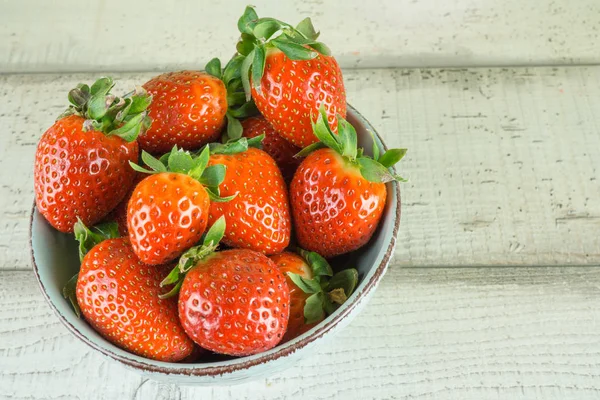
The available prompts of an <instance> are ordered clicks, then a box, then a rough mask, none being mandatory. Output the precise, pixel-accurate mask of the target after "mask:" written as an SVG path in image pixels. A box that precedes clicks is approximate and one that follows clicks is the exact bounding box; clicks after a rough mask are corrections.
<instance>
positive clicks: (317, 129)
mask: <svg viewBox="0 0 600 400" xmlns="http://www.w3.org/2000/svg"><path fill="white" fill-rule="evenodd" d="M313 132H314V134H315V136H316V137H317V139H319V140H320V141H321V142H323V144H325V146H327V147H329V148H330V149H333V150H335V151H336V152H338V153H340V154H341V153H342V149H341V146H340V143H339V139H338V137H337V135H336V134H335V133H333V131H332V130H331V128H330V127H329V124H328V123H327V114H326V112H325V107H324V106H321V107H320V108H319V116H318V117H317V121H316V122H315V123H313Z"/></svg>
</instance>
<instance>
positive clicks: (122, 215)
mask: <svg viewBox="0 0 600 400" xmlns="http://www.w3.org/2000/svg"><path fill="white" fill-rule="evenodd" d="M135 173H136V175H135V178H133V184H132V185H131V188H130V189H129V191H128V192H127V194H126V195H125V197H124V198H123V200H121V202H120V203H119V204H117V206H116V207H115V208H114V209H113V210H112V211H111V212H110V213H109V214H108V215H107V216H106V218H104V220H105V221H114V222H116V223H117V225H118V226H119V234H120V235H121V236H129V230H128V229H127V204H128V203H129V199H131V195H132V194H133V191H134V190H135V187H136V186H137V184H138V183H140V182H141V181H142V180H144V179H145V178H146V177H147V176H148V175H146V174H142V173H140V172H137V171H136V172H135Z"/></svg>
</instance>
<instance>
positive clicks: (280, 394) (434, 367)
mask: <svg viewBox="0 0 600 400" xmlns="http://www.w3.org/2000/svg"><path fill="white" fill-rule="evenodd" d="M599 287H600V269H598V268H594V267H585V268H584V267H580V268H559V267H556V268H451V269H437V268H420V269H413V268H400V267H399V266H398V265H397V264H395V265H393V266H392V267H391V268H390V270H389V272H388V274H387V275H386V276H385V278H384V279H383V281H382V283H381V285H380V287H379V288H378V290H377V292H376V293H375V296H374V298H373V299H372V301H371V303H370V304H369V305H368V306H367V307H366V308H365V310H364V311H363V313H362V314H361V315H359V316H358V317H357V318H356V319H355V320H354V321H353V322H352V323H351V324H350V325H349V326H348V327H347V328H346V329H344V330H343V331H341V332H340V333H339V334H338V335H337V336H336V337H335V339H334V340H332V341H330V342H329V343H328V344H326V345H325V347H321V348H320V349H319V351H318V352H317V353H316V354H314V355H313V356H311V357H308V358H306V359H304V360H302V361H301V362H300V363H298V364H297V365H296V366H294V367H292V368H291V369H289V370H287V371H285V372H282V373H280V374H276V375H273V376H272V377H270V378H268V379H262V380H258V381H255V382H252V383H248V384H243V385H240V386H231V387H212V388H194V387H185V386H181V387H177V386H173V385H165V384H160V383H156V382H154V381H146V380H144V379H142V378H141V377H139V376H138V375H137V374H136V373H134V372H130V371H128V370H125V369H123V368H122V367H120V366H119V365H116V364H113V363H112V362H110V361H108V360H106V359H104V358H102V357H101V356H100V355H99V354H97V353H96V352H94V351H92V350H91V349H89V348H88V347H87V346H85V345H84V344H83V343H80V342H79V341H78V339H76V338H74V337H73V336H72V335H71V334H70V333H68V331H67V330H66V328H64V327H63V326H62V325H61V324H60V322H59V321H58V319H57V318H56V317H55V316H54V314H53V313H52V311H51V310H50V308H49V307H48V306H47V305H46V303H45V301H44V300H43V298H42V295H41V294H40V293H39V290H38V288H37V284H36V282H35V281H34V278H33V275H32V274H31V272H27V271H22V272H16V271H15V272H11V271H2V272H0V304H1V305H2V306H1V307H0V321H1V323H0V399H33V400H38V399H39V400H46V399H109V400H115V399H140V400H146V399H165V400H166V399H181V400H185V399H190V400H191V399H215V400H218V399H252V400H263V399H264V400H266V399H298V398H302V399H342V398H347V399H361V400H366V399H405V398H411V399H432V398H440V399H460V400H466V399H477V400H481V399H535V398H537V399H546V400H548V399H557V400H558V399H560V400H566V399H577V400H585V399H597V398H598V397H600V311H599V310H598V307H597V304H598V302H599V301H600V289H599Z"/></svg>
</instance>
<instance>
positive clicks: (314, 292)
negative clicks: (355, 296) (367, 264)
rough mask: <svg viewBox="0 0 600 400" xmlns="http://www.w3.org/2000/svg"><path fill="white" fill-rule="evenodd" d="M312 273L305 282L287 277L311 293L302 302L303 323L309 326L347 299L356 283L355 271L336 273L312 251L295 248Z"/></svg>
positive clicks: (291, 274)
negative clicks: (311, 276)
mask: <svg viewBox="0 0 600 400" xmlns="http://www.w3.org/2000/svg"><path fill="white" fill-rule="evenodd" d="M297 253H298V254H299V255H300V256H301V257H302V258H304V260H305V261H306V263H307V264H308V266H309V267H310V268H311V270H312V273H313V278H312V279H306V278H304V277H302V276H300V275H298V274H295V273H293V272H288V273H287V274H288V276H289V277H290V279H291V280H292V282H294V284H295V285H296V286H298V288H299V289H300V290H302V291H303V292H304V293H307V294H310V296H309V297H308V298H307V299H306V302H305V303H304V322H305V323H307V324H312V323H314V322H317V321H320V320H322V319H323V318H324V317H325V315H326V314H327V315H330V314H331V313H333V312H334V311H335V310H337V309H338V308H339V306H341V305H342V304H344V302H345V301H346V300H347V299H348V297H350V295H351V294H352V293H353V292H354V289H356V285H357V283H358V271H357V270H356V269H354V268H349V269H345V270H343V271H340V272H338V273H336V274H334V273H333V270H332V269H331V266H330V265H329V263H328V262H327V260H326V259H325V258H323V257H322V256H321V255H319V254H318V253H315V252H314V251H306V250H302V249H297Z"/></svg>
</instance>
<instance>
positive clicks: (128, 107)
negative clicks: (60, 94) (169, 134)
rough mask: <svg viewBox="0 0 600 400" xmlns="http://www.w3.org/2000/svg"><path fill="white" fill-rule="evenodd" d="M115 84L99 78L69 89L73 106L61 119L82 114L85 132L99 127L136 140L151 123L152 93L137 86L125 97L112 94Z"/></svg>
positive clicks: (97, 129)
mask: <svg viewBox="0 0 600 400" xmlns="http://www.w3.org/2000/svg"><path fill="white" fill-rule="evenodd" d="M114 85H115V84H114V82H113V80H112V78H109V77H103V78H100V79H98V80H97V81H96V82H94V84H93V85H92V86H91V87H90V86H88V85H86V84H83V83H80V84H79V85H77V87H76V88H74V89H72V90H71V91H69V96H68V98H69V102H70V103H71V105H70V106H69V108H67V110H66V111H65V112H63V113H62V114H61V115H60V116H59V119H60V118H64V117H67V116H69V115H79V116H81V117H83V118H85V119H86V121H85V123H84V125H83V129H84V131H87V130H96V131H100V132H104V133H105V134H107V135H115V136H119V137H121V138H122V139H124V140H125V141H127V142H133V141H134V140H135V139H136V138H137V137H138V135H139V134H140V133H142V132H143V131H145V130H147V129H148V128H149V127H150V124H151V123H152V119H151V118H150V117H149V116H148V111H147V108H148V106H149V105H150V103H151V102H152V96H151V95H149V94H148V93H147V92H146V91H145V90H144V89H143V88H142V87H136V88H135V90H134V91H132V92H130V93H128V94H126V95H125V96H123V97H117V96H115V95H113V94H111V93H110V90H111V89H112V88H113V86H114Z"/></svg>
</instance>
